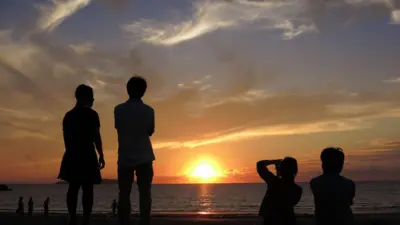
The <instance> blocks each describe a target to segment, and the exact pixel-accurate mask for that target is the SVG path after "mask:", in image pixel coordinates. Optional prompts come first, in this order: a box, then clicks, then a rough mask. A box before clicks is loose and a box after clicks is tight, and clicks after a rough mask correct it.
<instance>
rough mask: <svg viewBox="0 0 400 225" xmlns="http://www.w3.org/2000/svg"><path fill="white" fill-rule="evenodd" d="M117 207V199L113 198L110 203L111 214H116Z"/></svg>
mask: <svg viewBox="0 0 400 225" xmlns="http://www.w3.org/2000/svg"><path fill="white" fill-rule="evenodd" d="M117 207H118V204H117V200H116V199H114V201H113V203H112V204H111V210H112V215H113V216H116V215H117Z"/></svg>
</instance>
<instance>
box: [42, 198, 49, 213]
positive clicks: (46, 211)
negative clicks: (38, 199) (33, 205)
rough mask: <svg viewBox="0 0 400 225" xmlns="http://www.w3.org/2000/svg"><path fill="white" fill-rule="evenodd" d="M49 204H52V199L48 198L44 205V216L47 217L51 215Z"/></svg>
mask: <svg viewBox="0 0 400 225" xmlns="http://www.w3.org/2000/svg"><path fill="white" fill-rule="evenodd" d="M49 204H50V198H49V197H47V198H46V200H45V201H44V203H43V209H44V215H45V216H48V215H49Z"/></svg>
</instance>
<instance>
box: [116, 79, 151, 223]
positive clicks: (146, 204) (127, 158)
mask: <svg viewBox="0 0 400 225" xmlns="http://www.w3.org/2000/svg"><path fill="white" fill-rule="evenodd" d="M146 89H147V82H146V80H145V79H143V78H142V77H139V76H134V77H132V78H131V79H130V80H129V81H128V83H127V91H128V95H129V99H128V100H127V101H126V102H124V103H122V104H120V105H118V106H116V107H115V110H114V119H115V128H116V129H117V133H118V186H119V200H118V215H119V220H120V224H122V225H125V224H129V223H130V222H129V221H130V220H129V218H130V213H131V202H130V196H131V190H132V183H133V181H134V174H135V173H136V178H137V185H138V189H139V210H140V224H141V225H148V224H150V214H151V201H152V200H151V184H152V181H153V175H154V172H153V161H154V160H155V156H154V153H153V148H152V144H151V141H150V136H152V135H153V133H154V110H153V108H151V107H150V106H148V105H146V104H145V103H143V101H142V97H143V96H144V94H145V92H146Z"/></svg>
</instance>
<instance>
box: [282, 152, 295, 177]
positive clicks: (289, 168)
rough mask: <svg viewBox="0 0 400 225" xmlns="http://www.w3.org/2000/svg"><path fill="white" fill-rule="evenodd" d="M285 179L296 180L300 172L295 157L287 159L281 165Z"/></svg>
mask: <svg viewBox="0 0 400 225" xmlns="http://www.w3.org/2000/svg"><path fill="white" fill-rule="evenodd" d="M280 170H281V171H280V172H281V176H282V177H283V178H288V179H294V178H295V177H296V175H297V172H298V166H297V160H296V159H295V158H293V157H285V158H284V159H283V160H282V162H281V165H280Z"/></svg>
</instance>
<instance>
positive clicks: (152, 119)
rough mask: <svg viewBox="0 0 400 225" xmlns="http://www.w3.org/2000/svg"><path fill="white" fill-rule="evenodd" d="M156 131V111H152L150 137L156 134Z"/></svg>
mask: <svg viewBox="0 0 400 225" xmlns="http://www.w3.org/2000/svg"><path fill="white" fill-rule="evenodd" d="M154 130H155V115H154V109H151V116H150V129H149V136H150V137H151V136H152V135H153V134H154Z"/></svg>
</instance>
